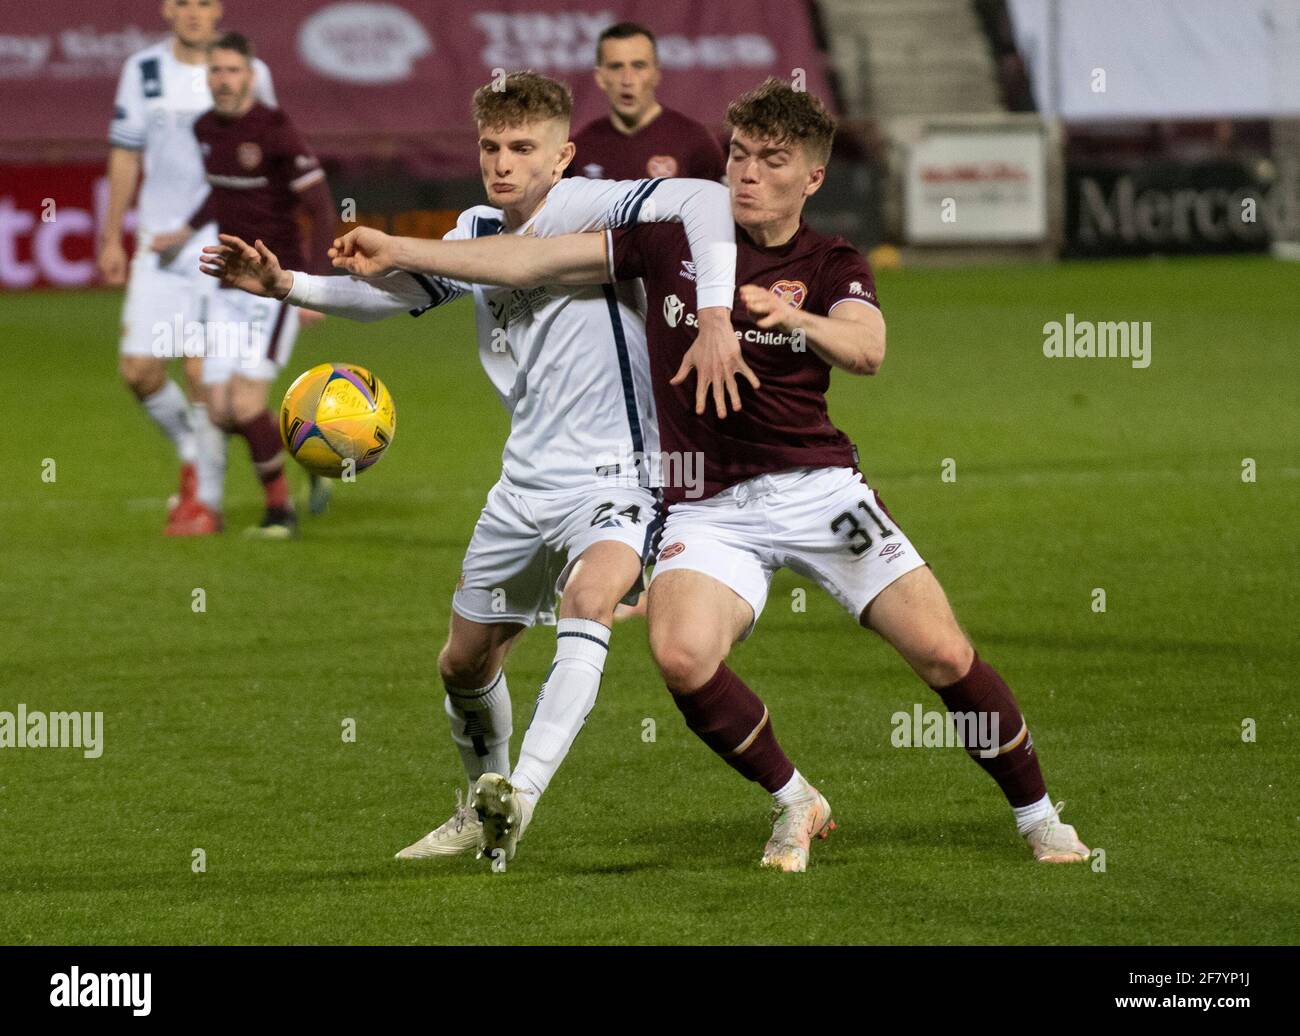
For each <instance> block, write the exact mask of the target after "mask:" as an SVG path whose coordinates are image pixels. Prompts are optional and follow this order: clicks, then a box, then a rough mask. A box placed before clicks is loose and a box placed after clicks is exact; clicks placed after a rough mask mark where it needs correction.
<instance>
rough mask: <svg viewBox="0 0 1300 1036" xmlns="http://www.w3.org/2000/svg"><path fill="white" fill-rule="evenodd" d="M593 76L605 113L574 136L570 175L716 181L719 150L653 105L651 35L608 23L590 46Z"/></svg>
mask: <svg viewBox="0 0 1300 1036" xmlns="http://www.w3.org/2000/svg"><path fill="white" fill-rule="evenodd" d="M594 74H595V77H596V85H597V86H599V87H600V89H601V92H603V93H604V95H605V96H606V97H608V98H609V113H608V114H607V115H603V116H601V117H600V118H599V119H596V120H594V121H593V122H589V123H588V124H587V125H586V126H584V127H583V128H582V129H581V130H580V131H579V132H578V133H577V134H576V135H575V136H574V138H573V143H574V145H575V146H576V147H577V149H578V150H577V153H576V155H575V156H574V160H573V163H572V164H571V165H570V166H569V169H568V175H569V176H586V177H588V178H590V179H592V180H639V179H641V178H642V177H650V178H653V177H657V176H689V177H694V178H695V179H698V180H721V179H722V173H723V161H722V149H721V148H720V147H718V142H717V141H716V140H714V139H713V134H711V133H710V132H709V131H708V130H707V129H705V128H704V127H703V126H701V125H700V124H699V123H698V122H696V121H695V120H694V119H692V118H690V117H689V116H686V115H683V114H682V113H681V112H678V111H673V109H671V108H665V107H664V106H663V105H662V104H660V103H659V102H658V101H657V100H656V99H655V89H656V88H657V87H658V86H659V80H660V78H661V72H660V68H659V52H658V48H657V46H656V43H655V36H654V33H653V32H651V31H650V30H649V29H647V28H646V27H645V26H644V25H638V24H636V23H635V22H619V23H618V24H617V25H611V26H610V27H609V28H608V29H606V30H605V31H604V32H602V33H601V34H600V38H599V39H598V40H597V41H596V68H595V73H594Z"/></svg>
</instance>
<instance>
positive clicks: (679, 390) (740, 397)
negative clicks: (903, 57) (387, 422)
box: [412, 79, 1089, 871]
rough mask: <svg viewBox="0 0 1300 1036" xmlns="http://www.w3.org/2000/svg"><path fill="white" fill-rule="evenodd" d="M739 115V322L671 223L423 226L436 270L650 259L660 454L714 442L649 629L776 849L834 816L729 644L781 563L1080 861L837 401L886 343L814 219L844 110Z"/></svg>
mask: <svg viewBox="0 0 1300 1036" xmlns="http://www.w3.org/2000/svg"><path fill="white" fill-rule="evenodd" d="M727 122H728V124H729V125H730V126H731V127H732V135H731V142H730V149H729V156H728V160H727V178H728V182H729V184H730V190H731V202H732V213H733V215H734V217H735V220H736V244H737V271H736V276H737V282H738V283H741V284H742V285H743V286H742V287H741V288H740V289H739V305H738V306H736V307H735V308H734V309H733V311H732V314H731V319H732V323H733V325H734V328H735V334H734V336H732V335H727V336H716V335H710V336H708V337H707V338H706V337H705V336H701V337H700V338H698V339H697V337H696V336H697V333H698V332H699V331H700V330H702V327H701V323H702V322H701V320H699V319H697V317H696V309H695V303H696V299H695V290H694V284H693V276H694V273H693V268H692V266H691V264H690V262H689V261H688V260H689V256H688V254H687V252H686V249H685V242H684V239H683V238H682V237H681V232H680V230H678V229H677V228H676V227H675V226H674V225H672V224H646V225H642V226H638V227H635V228H630V229H626V230H616V231H613V232H612V235H602V236H595V235H570V236H568V237H557V238H550V239H541V238H535V239H521V240H517V241H511V242H504V241H501V240H490V239H484V240H482V241H474V242H455V243H452V242H446V243H442V242H422V243H421V245H422V248H423V249H424V250H425V253H424V257H425V258H428V259H429V262H428V263H426V264H424V265H421V267H420V271H421V272H424V273H434V274H441V275H445V276H466V275H467V274H469V276H470V277H471V278H472V277H473V274H472V273H469V271H471V270H474V269H491V270H493V271H495V272H494V273H493V275H492V276H493V278H494V279H493V283H501V284H506V285H508V286H512V287H528V286H530V285H531V284H532V283H533V282H534V281H535V280H548V279H553V278H557V277H564V278H566V279H571V278H573V277H575V276H577V275H579V274H581V275H584V276H590V277H591V278H592V279H593V280H601V279H602V278H603V279H608V278H610V276H611V274H612V276H613V277H615V278H640V279H643V280H644V283H645V290H646V296H647V309H648V313H647V320H646V332H647V344H648V348H649V350H650V367H651V376H652V382H653V385H654V391H655V403H656V408H657V410H658V416H659V432H660V444H661V448H662V450H663V452H664V457H663V458H661V461H662V463H661V467H662V469H663V470H664V471H669V472H670V471H673V470H674V469H675V470H677V471H682V470H686V469H688V468H693V467H695V465H690V464H687V463H683V458H686V457H698V458H700V459H702V462H703V473H704V477H703V486H702V489H701V491H700V492H698V493H697V494H694V495H693V494H691V493H690V492H688V491H687V488H686V486H685V485H683V484H677V485H669V486H668V487H667V488H666V489H665V501H666V502H667V503H668V504H669V508H668V518H667V523H666V526H665V529H664V532H663V536H662V540H661V542H662V544H663V546H662V547H661V549H660V550H659V554H658V559H657V564H656V568H655V573H654V579H653V581H652V582H651V584H650V608H649V620H650V647H651V651H652V653H653V654H654V658H655V662H656V663H657V665H658V666H659V669H660V672H661V674H662V675H663V678H664V681H665V682H666V684H667V685H668V689H669V691H670V692H671V693H672V695H673V699H674V701H675V702H676V704H677V706H678V708H679V709H680V711H681V712H682V715H683V716H684V717H685V719H686V723H687V725H688V726H689V727H690V728H691V730H693V731H694V732H695V733H696V734H697V735H698V736H699V737H700V738H701V739H702V740H703V741H704V742H705V744H707V745H708V746H709V747H710V748H712V749H713V750H714V751H715V752H716V753H717V754H718V755H719V756H721V757H722V758H723V760H724V761H725V762H727V764H728V765H730V766H731V767H733V768H734V769H736V770H737V771H738V772H739V773H741V774H742V775H743V776H745V777H746V778H747V779H749V780H751V781H755V782H757V783H758V784H760V785H762V787H763V788H765V789H766V790H767V791H769V792H770V793H772V795H773V796H774V798H775V809H774V815H773V829H772V837H771V838H770V839H769V841H768V842H767V845H766V846H765V847H764V851H763V857H762V863H763V865H764V866H769V867H774V868H777V869H780V870H784V871H802V870H805V869H806V868H807V865H808V850H809V846H810V843H811V840H812V839H813V838H814V837H815V836H823V837H824V836H825V835H826V834H828V833H829V831H830V830H831V829H832V828H833V827H834V824H833V822H832V820H831V810H830V805H829V804H828V803H827V801H826V798H825V797H824V796H823V795H822V794H821V793H820V792H819V791H818V790H817V789H816V788H814V787H813V786H812V785H811V784H809V783H808V781H806V780H805V779H804V777H803V776H802V775H801V774H800V773H799V771H798V770H797V769H795V767H794V764H793V763H792V762H791V761H790V759H789V758H788V757H787V756H786V754H785V752H784V751H783V750H782V748H781V746H780V744H779V743H778V741H777V739H776V735H775V733H774V732H773V728H772V723H771V720H770V718H769V715H768V710H767V708H766V706H765V705H764V704H763V702H762V700H761V699H760V698H759V697H758V696H757V695H756V694H755V693H754V692H753V691H752V690H750V688H749V687H748V686H746V685H745V683H744V681H742V680H741V678H740V677H739V676H737V675H736V674H735V673H734V672H732V671H731V669H730V668H728V666H727V664H726V658H727V655H728V654H729V653H730V651H731V648H732V647H733V646H734V645H735V644H736V642H737V641H739V640H743V639H744V638H746V637H748V636H749V635H750V633H752V632H753V629H754V625H755V623H756V622H757V621H758V617H759V615H760V614H761V612H762V610H763V605H764V603H765V602H766V599H767V591H768V587H769V585H770V582H771V579H772V576H773V574H774V573H775V572H776V570H777V569H779V568H782V567H786V568H790V569H791V570H793V571H795V572H798V573H800V574H801V575H803V576H805V577H807V578H809V579H812V580H814V581H816V582H817V583H818V584H819V585H820V586H822V587H823V589H825V590H826V591H827V592H828V593H830V594H831V595H832V596H833V597H834V598H835V599H836V600H837V601H839V602H840V604H841V605H843V606H844V607H845V608H846V609H847V610H848V611H849V613H850V614H851V615H853V617H854V618H855V619H856V620H857V621H858V622H859V623H860V624H861V625H862V626H864V627H866V628H868V629H872V630H874V631H875V632H876V633H877V634H879V635H880V636H881V637H882V638H883V639H884V640H885V641H886V642H887V643H888V644H890V645H891V646H892V647H893V648H894V649H895V650H896V651H897V652H898V653H899V654H900V655H901V656H902V657H903V659H904V660H905V661H906V662H907V663H908V664H909V665H910V666H911V667H912V669H913V671H915V673H916V674H917V675H918V676H919V677H920V678H921V679H922V680H924V681H925V682H926V684H928V685H929V686H930V687H931V688H932V689H933V690H934V691H935V692H936V693H937V694H938V695H939V697H940V699H941V700H942V701H943V703H944V705H946V706H947V708H948V710H949V711H950V713H952V714H954V720H955V721H956V724H957V729H958V730H960V731H962V732H963V738H962V742H963V744H964V745H965V746H966V749H967V752H968V753H969V754H970V755H971V757H972V758H973V759H974V760H975V762H977V763H978V764H979V765H980V766H981V767H982V768H983V769H984V770H985V772H987V773H988V774H989V775H990V776H991V777H992V778H993V779H994V781H996V782H997V784H998V786H999V788H1000V789H1001V790H1002V792H1003V794H1004V795H1005V796H1006V798H1007V800H1008V802H1009V803H1010V805H1011V806H1012V808H1013V810H1014V814H1015V818H1016V825H1017V830H1018V831H1019V833H1020V834H1021V835H1023V836H1024V837H1025V839H1026V841H1027V842H1028V844H1029V847H1030V849H1031V850H1032V851H1033V854H1034V857H1035V858H1036V859H1038V860H1040V861H1043V862H1046V863H1068V862H1078V861H1083V860H1086V859H1087V858H1088V854H1089V850H1088V848H1087V846H1085V845H1084V844H1083V843H1082V842H1081V841H1080V840H1079V837H1078V835H1077V834H1076V832H1075V830H1074V828H1073V827H1071V826H1070V825H1069V824H1065V823H1062V822H1061V820H1060V819H1059V815H1058V814H1059V811H1060V806H1059V805H1057V806H1055V807H1054V806H1053V805H1052V803H1051V800H1050V798H1049V797H1048V795H1047V788H1046V785H1045V783H1044V781H1043V776H1042V771H1041V769H1040V766H1039V761H1038V756H1037V754H1036V752H1035V751H1034V744H1033V740H1032V738H1031V737H1030V736H1029V730H1028V726H1027V724H1026V722H1025V719H1024V716H1023V715H1022V713H1021V711H1020V707H1019V705H1018V704H1017V703H1016V699H1015V696H1014V695H1013V694H1012V693H1011V690H1010V688H1009V687H1007V685H1006V683H1005V682H1004V681H1003V679H1002V677H1001V676H999V675H998V673H997V671H996V670H995V669H994V668H993V667H992V666H991V665H989V663H988V662H987V661H985V660H984V659H982V658H980V656H979V655H978V654H977V653H976V651H975V649H974V648H973V647H972V645H971V643H970V641H969V640H968V639H967V638H966V635H965V634H964V633H963V632H962V629H961V627H960V626H959V625H958V623H957V620H956V618H955V616H954V615H953V612H952V608H951V607H950V606H949V603H948V599H947V597H946V596H945V594H944V592H943V588H942V587H941V586H940V585H939V582H938V580H937V579H936V578H935V577H934V574H933V573H932V572H931V570H930V569H929V567H928V566H927V565H926V563H925V562H924V560H923V559H922V558H921V556H920V554H919V553H918V551H917V549H916V548H915V547H914V546H913V545H912V543H911V542H910V541H909V540H908V538H907V536H906V535H905V534H904V533H903V531H902V530H901V528H900V527H899V525H898V523H897V521H896V520H895V519H894V518H893V516H892V515H891V514H890V513H889V511H888V510H886V509H885V507H884V505H883V503H881V501H880V498H879V496H878V495H877V494H876V493H875V491H874V490H873V489H871V488H870V487H869V486H868V485H867V483H866V481H865V480H864V478H863V477H862V475H861V473H860V472H859V470H858V466H857V465H858V456H857V451H856V449H855V448H854V446H853V444H852V443H851V442H850V441H849V439H848V437H847V436H845V435H844V433H843V432H841V431H840V430H839V429H838V428H836V427H835V425H834V424H832V422H831V420H830V417H829V415H828V413H827V408H826V390H827V387H828V386H829V383H830V373H831V370H832V368H839V369H841V370H845V371H848V372H850V373H854V374H874V373H876V371H877V370H879V368H880V365H881V362H882V361H883V359H884V354H885V322H884V318H883V316H882V315H881V311H880V307H879V302H878V300H877V298H876V290H875V283H874V279H873V277H872V272H871V269H870V267H869V266H868V265H867V262H866V260H865V259H864V258H863V257H862V256H861V254H859V253H858V252H857V251H856V250H855V249H854V248H853V247H852V246H851V245H850V244H849V243H848V242H846V241H844V240H843V239H842V238H828V237H824V236H823V235H821V234H818V233H816V232H815V231H814V230H812V228H810V227H809V226H808V225H807V224H806V223H804V221H803V218H802V213H803V207H804V203H805V201H806V200H807V198H808V197H809V196H811V195H812V194H813V193H814V192H816V191H817V190H818V189H819V188H820V187H821V184H822V182H823V180H824V177H825V173H826V160H827V158H828V157H829V154H830V147H831V140H832V137H833V134H834V128H835V123H834V120H833V119H832V118H831V117H830V115H829V114H827V112H826V111H825V110H824V109H823V107H822V105H821V104H820V102H818V101H817V100H816V98H814V97H812V96H811V95H809V94H807V93H804V92H799V91H795V90H793V89H791V88H790V87H789V86H788V85H787V84H785V83H782V82H781V81H780V80H776V79H772V80H768V82H767V83H765V84H763V85H762V86H761V87H759V88H758V89H756V90H754V91H751V92H750V93H748V94H746V95H744V96H743V97H741V98H740V99H738V100H737V101H736V102H735V103H734V104H732V105H731V107H730V108H729V109H728V111H727ZM611 248H612V251H611ZM412 268H413V267H412ZM512 270H513V271H516V272H515V273H512V272H511V271H512ZM722 342H725V343H726V347H725V352H727V353H729V354H730V355H723V356H718V355H714V356H711V357H710V356H706V355H699V354H698V351H699V349H700V347H701V343H705V344H707V346H708V347H709V348H711V349H714V350H715V351H716V350H717V349H718V348H720V346H719V344H718V343H722ZM686 363H692V365H693V366H694V367H695V369H696V371H697V374H698V377H697V380H696V385H695V386H694V389H693V390H692V389H689V388H688V387H687V386H686V385H685V384H684V383H683V375H684V371H685V364H686ZM736 373H739V374H741V375H743V378H744V380H742V381H740V382H738V381H737V379H736V377H735V374H736ZM746 381H747V382H748V385H747V384H746V383H745V382H746ZM710 393H712V397H713V404H714V405H713V408H712V411H711V412H706V406H705V404H706V401H707V398H708V395H709V394H710ZM727 397H729V400H730V403H731V409H732V413H731V414H729V415H727V414H726V410H725V406H724V398H727Z"/></svg>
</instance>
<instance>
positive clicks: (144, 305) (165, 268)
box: [98, 0, 275, 535]
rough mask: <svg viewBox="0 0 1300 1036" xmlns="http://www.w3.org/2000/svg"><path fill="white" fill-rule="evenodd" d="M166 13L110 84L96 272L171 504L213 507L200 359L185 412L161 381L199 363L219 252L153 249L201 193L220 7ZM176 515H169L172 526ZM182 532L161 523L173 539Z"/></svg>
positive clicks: (211, 436) (167, 2)
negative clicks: (115, 292) (131, 229)
mask: <svg viewBox="0 0 1300 1036" xmlns="http://www.w3.org/2000/svg"><path fill="white" fill-rule="evenodd" d="M162 13H163V17H164V18H165V19H166V20H167V24H168V25H169V26H170V27H171V30H172V35H171V37H170V38H169V39H166V40H164V41H163V42H162V43H158V44H155V45H154V46H152V47H146V48H145V49H144V50H141V51H139V52H137V53H135V54H132V55H131V56H130V57H129V58H127V60H126V64H125V65H123V67H122V75H121V77H120V79H119V80H118V86H117V97H116V100H115V102H114V109H113V121H112V125H111V128H110V130H109V142H110V144H111V150H110V152H109V158H108V185H109V188H108V190H109V193H108V213H107V216H106V218H105V220H104V226H103V228H102V230H101V233H100V240H99V256H98V265H99V271H100V275H101V277H102V278H103V280H104V282H105V283H107V284H110V285H120V284H126V286H127V288H126V301H125V303H124V306H123V311H122V332H121V342H120V346H119V352H120V357H119V361H118V369H119V371H120V372H121V375H122V378H123V379H124V380H125V381H126V383H127V385H128V386H129V387H130V388H131V391H132V392H134V393H135V396H136V398H137V399H138V400H139V401H140V403H141V405H142V406H143V407H144V409H145V412H146V413H148V414H149V416H150V417H151V418H152V419H153V420H154V421H155V422H156V423H157V425H158V426H159V427H160V428H161V429H162V430H163V432H164V433H165V434H166V435H167V437H168V438H169V439H170V440H171V442H172V444H173V445H174V446H175V447H176V452H177V454H178V456H179V458H180V462H181V479H180V494H179V500H178V504H179V503H188V502H191V501H193V500H195V499H199V500H203V499H204V498H207V499H210V500H214V501H217V502H218V503H219V500H220V485H221V481H222V480H223V479H224V477H225V458H226V444H225V437H224V435H223V434H222V433H221V432H220V431H219V430H218V429H216V428H215V427H214V426H213V425H212V423H211V422H210V421H209V420H208V415H207V409H206V407H205V406H204V405H203V403H202V402H201V395H200V381H201V377H202V370H203V358H202V355H201V354H199V355H192V356H188V357H187V359H186V362H185V376H186V382H187V387H188V396H189V398H188V400H187V398H186V395H187V394H186V392H183V391H182V390H181V388H180V386H179V385H177V384H176V382H174V381H173V380H172V379H171V378H169V377H168V376H167V364H168V361H169V360H170V359H173V358H176V357H180V356H184V355H186V347H187V343H188V345H189V351H190V352H192V353H196V354H197V353H199V352H200V350H199V349H198V348H196V346H199V345H201V344H202V342H203V332H202V324H203V321H204V319H205V316H206V309H207V300H208V298H209V296H210V295H211V293H212V288H213V287H214V285H213V283H212V281H211V280H209V279H207V278H205V277H203V276H202V275H201V274H200V273H199V272H198V257H199V254H200V252H201V250H202V248H203V247H204V246H205V245H208V244H212V243H213V242H215V241H216V229H215V226H213V225H209V226H207V227H205V228H204V229H203V231H202V232H201V233H199V234H196V235H195V236H194V237H193V238H192V239H191V240H190V241H189V242H188V244H187V245H186V247H184V248H182V249H179V250H178V251H177V252H175V253H169V254H164V255H159V254H158V253H157V252H155V251H153V249H152V248H151V247H150V245H151V242H152V240H153V238H154V236H155V235H158V234H163V233H167V232H170V231H175V230H177V229H179V228H180V227H182V226H183V225H184V224H185V221H186V219H187V218H188V217H189V215H190V213H192V212H193V211H194V209H195V206H196V204H197V203H198V201H199V200H201V199H202V197H203V195H204V194H206V193H207V190H208V186H207V182H206V180H205V179H204V175H203V159H202V156H201V155H200V154H199V145H198V141H196V140H195V139H194V133H193V129H192V127H193V125H194V121H195V120H196V119H197V118H198V117H199V116H200V115H202V114H203V113H204V112H206V111H207V110H208V109H210V108H211V107H212V93H211V91H210V90H209V89H208V79H207V46H208V44H209V43H210V42H211V41H212V40H213V39H215V38H216V36H217V25H218V24H219V23H220V21H221V14H222V9H221V4H220V3H219V2H218V0H164V2H163V5H162ZM255 64H256V68H257V76H256V81H257V94H258V99H259V100H261V101H262V102H263V103H265V104H268V105H274V104H275V92H274V90H273V88H272V86H271V73H270V70H269V69H268V68H267V67H266V65H265V64H264V63H263V62H261V61H257V62H256V63H255ZM142 177H143V179H141V178H142ZM137 182H139V184H140V198H139V225H138V227H137V228H136V249H135V257H134V258H133V259H132V260H131V262H130V275H129V277H128V264H127V258H126V251H125V249H124V247H123V244H122V233H123V223H124V220H125V217H126V210H127V206H128V205H129V204H130V202H131V197H132V195H133V194H134V193H135V189H136V184H137ZM177 513H178V509H177V507H173V508H172V514H171V515H170V516H169V518H172V517H174V516H175V515H176V514H177ZM179 529H180V526H177V525H176V524H175V523H174V522H172V521H169V527H168V532H169V534H170V535H176V534H178V533H179ZM188 531H189V533H190V534H193V533H194V531H195V530H193V529H190V530H188ZM206 531H210V532H216V531H217V529H216V528H215V527H214V528H212V529H209V530H206Z"/></svg>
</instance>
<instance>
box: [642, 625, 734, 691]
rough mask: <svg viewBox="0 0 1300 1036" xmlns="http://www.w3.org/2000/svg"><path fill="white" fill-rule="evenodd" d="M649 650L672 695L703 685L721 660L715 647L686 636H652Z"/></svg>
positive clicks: (715, 670)
mask: <svg viewBox="0 0 1300 1036" xmlns="http://www.w3.org/2000/svg"><path fill="white" fill-rule="evenodd" d="M650 652H651V654H652V655H654V660H655V665H657V666H658V667H659V675H660V676H662V677H663V680H664V683H665V684H667V685H668V689H669V690H670V691H672V692H673V693H674V694H680V693H686V692H690V691H694V690H696V689H697V688H700V687H703V686H704V685H705V684H706V683H708V682H709V679H710V678H711V677H712V676H713V674H714V673H715V672H717V670H718V666H719V665H720V664H721V663H722V658H721V657H720V656H719V654H718V651H717V649H716V648H712V647H710V646H709V645H707V644H706V643H705V642H704V641H702V640H699V639H693V638H690V637H665V638H656V637H653V636H652V637H651V639H650Z"/></svg>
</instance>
